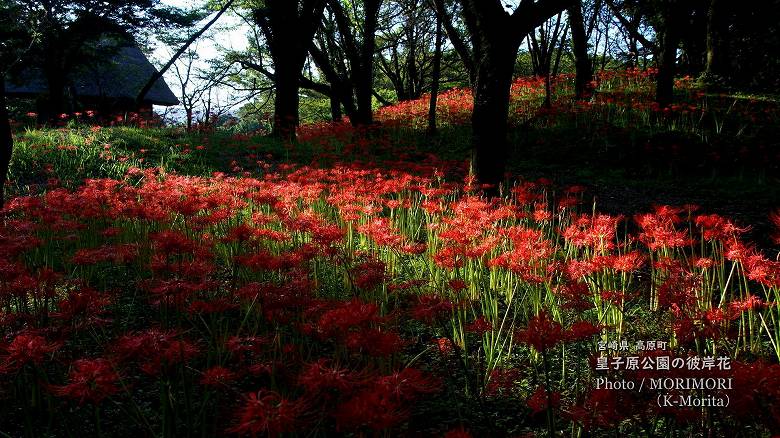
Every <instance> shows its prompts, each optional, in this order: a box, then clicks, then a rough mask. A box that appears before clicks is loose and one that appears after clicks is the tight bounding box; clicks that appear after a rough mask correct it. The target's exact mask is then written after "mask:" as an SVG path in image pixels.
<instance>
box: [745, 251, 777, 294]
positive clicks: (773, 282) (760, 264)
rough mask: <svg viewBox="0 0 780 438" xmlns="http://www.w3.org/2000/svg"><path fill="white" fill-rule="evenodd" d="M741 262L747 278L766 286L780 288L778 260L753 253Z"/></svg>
mask: <svg viewBox="0 0 780 438" xmlns="http://www.w3.org/2000/svg"><path fill="white" fill-rule="evenodd" d="M743 263H744V265H745V268H746V270H747V277H748V278H749V279H751V280H753V281H755V282H758V283H761V284H763V285H764V286H767V287H775V288H780V261H774V260H768V259H766V258H764V257H762V256H761V255H759V254H754V255H751V256H748V257H746V258H745V259H743Z"/></svg>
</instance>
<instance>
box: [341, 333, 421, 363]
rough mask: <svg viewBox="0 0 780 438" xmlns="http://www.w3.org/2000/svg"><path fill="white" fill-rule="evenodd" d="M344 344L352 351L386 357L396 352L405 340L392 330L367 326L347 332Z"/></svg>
mask: <svg viewBox="0 0 780 438" xmlns="http://www.w3.org/2000/svg"><path fill="white" fill-rule="evenodd" d="M344 344H345V345H346V347H347V348H348V349H350V350H352V351H354V352H361V353H365V354H368V355H371V356H376V357H386V356H390V355H391V354H395V353H398V352H399V351H400V350H401V348H403V347H404V346H405V345H406V342H405V341H404V340H403V339H401V336H400V335H399V334H398V333H396V332H394V331H391V330H380V329H375V328H368V329H363V330H360V331H353V332H349V333H348V334H347V335H346V337H345V339H344Z"/></svg>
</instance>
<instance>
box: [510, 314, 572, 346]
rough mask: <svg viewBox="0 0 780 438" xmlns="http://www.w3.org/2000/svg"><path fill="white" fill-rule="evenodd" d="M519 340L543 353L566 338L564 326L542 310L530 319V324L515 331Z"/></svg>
mask: <svg viewBox="0 0 780 438" xmlns="http://www.w3.org/2000/svg"><path fill="white" fill-rule="evenodd" d="M515 339H516V340H517V341H518V342H522V343H524V344H528V345H530V346H531V347H533V348H534V349H535V350H536V351H538V352H540V353H543V352H545V351H547V350H549V349H550V348H552V347H554V346H555V345H557V344H558V343H559V342H561V341H563V340H564V332H563V327H561V325H560V324H558V323H557V322H555V321H554V320H552V319H551V318H550V316H549V315H548V314H547V312H545V311H544V310H542V311H541V312H539V314H538V315H536V316H534V317H533V318H531V320H530V321H528V326H527V327H526V328H525V329H523V330H518V331H517V332H516V333H515Z"/></svg>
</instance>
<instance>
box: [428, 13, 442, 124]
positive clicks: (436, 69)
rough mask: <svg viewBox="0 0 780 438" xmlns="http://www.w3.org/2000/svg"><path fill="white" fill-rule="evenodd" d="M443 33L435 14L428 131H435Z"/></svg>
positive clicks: (438, 18)
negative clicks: (434, 45)
mask: <svg viewBox="0 0 780 438" xmlns="http://www.w3.org/2000/svg"><path fill="white" fill-rule="evenodd" d="M443 39H444V34H443V32H442V18H441V15H438V14H437V15H436V48H435V49H434V52H433V72H432V73H431V102H430V106H429V108H428V133H429V134H435V133H436V105H437V103H438V100H439V81H440V80H441V46H442V40H443Z"/></svg>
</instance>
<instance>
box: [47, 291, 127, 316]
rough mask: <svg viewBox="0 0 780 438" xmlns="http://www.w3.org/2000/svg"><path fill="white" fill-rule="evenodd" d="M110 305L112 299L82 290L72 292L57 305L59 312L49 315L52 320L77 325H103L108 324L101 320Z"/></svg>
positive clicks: (95, 292)
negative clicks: (76, 322)
mask: <svg viewBox="0 0 780 438" xmlns="http://www.w3.org/2000/svg"><path fill="white" fill-rule="evenodd" d="M111 303H112V299H111V298H110V297H109V296H108V295H105V294H101V293H99V292H97V291H95V290H93V289H88V288H85V289H82V290H78V291H72V292H70V293H69V294H68V296H67V298H65V299H64V300H62V301H60V302H59V304H58V307H59V311H58V312H54V313H52V314H51V316H52V318H57V319H62V320H65V321H71V322H75V321H76V320H77V319H78V320H79V321H78V323H79V324H85V325H91V324H105V323H107V322H110V321H109V320H106V319H104V318H103V315H104V314H105V313H106V312H107V309H106V308H107V307H108V306H109V305H110V304H111Z"/></svg>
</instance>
